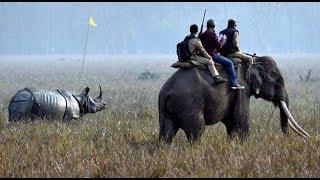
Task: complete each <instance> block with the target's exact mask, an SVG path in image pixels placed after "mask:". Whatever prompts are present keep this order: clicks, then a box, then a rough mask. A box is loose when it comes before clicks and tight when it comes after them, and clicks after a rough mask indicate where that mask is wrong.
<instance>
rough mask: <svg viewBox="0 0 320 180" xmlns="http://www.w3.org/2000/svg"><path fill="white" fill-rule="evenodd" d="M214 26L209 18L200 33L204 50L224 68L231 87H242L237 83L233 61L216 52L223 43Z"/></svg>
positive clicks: (242, 87)
mask: <svg viewBox="0 0 320 180" xmlns="http://www.w3.org/2000/svg"><path fill="white" fill-rule="evenodd" d="M214 28H215V24H214V21H213V20H212V19H209V20H208V21H207V30H206V31H205V32H204V33H203V34H201V37H200V40H201V42H202V44H203V46H204V48H205V50H206V51H207V52H208V54H210V55H211V56H212V59H213V61H214V62H216V63H219V64H221V65H222V66H223V67H225V68H226V70H227V73H228V76H229V79H230V85H231V89H244V86H241V85H239V81H238V79H237V75H236V71H235V68H234V65H233V62H232V61H231V60H229V59H228V58H226V57H224V56H222V55H220V54H219V53H218V52H219V50H220V49H221V47H222V46H223V43H222V42H219V40H218V37H217V34H216V33H215V31H214Z"/></svg>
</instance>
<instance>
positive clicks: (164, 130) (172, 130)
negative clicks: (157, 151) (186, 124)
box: [159, 117, 179, 144]
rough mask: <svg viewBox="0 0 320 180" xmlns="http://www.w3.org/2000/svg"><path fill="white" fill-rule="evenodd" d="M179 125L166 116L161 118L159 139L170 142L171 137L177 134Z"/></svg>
mask: <svg viewBox="0 0 320 180" xmlns="http://www.w3.org/2000/svg"><path fill="white" fill-rule="evenodd" d="M178 130H179V127H178V126H177V125H175V124H174V122H173V121H172V120H171V119H169V118H168V117H164V118H163V119H162V122H161V125H160V130H159V141H160V142H165V143H166V144H171V143H172V139H173V137H174V136H175V135H176V134H177V132H178Z"/></svg>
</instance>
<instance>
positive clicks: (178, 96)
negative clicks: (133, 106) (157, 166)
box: [158, 56, 309, 144]
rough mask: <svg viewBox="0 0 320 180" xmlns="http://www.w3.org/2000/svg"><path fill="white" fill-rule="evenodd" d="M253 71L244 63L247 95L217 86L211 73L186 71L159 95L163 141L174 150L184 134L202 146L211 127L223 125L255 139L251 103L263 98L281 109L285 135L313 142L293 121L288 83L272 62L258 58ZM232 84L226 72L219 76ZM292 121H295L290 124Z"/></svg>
mask: <svg viewBox="0 0 320 180" xmlns="http://www.w3.org/2000/svg"><path fill="white" fill-rule="evenodd" d="M254 59H255V60H254V64H253V65H251V66H249V67H248V68H244V67H247V66H246V65H245V64H243V63H240V64H239V65H238V67H237V74H238V78H239V81H240V84H242V85H244V86H245V89H243V90H232V89H231V88H230V86H229V85H228V83H220V84H214V82H213V78H212V77H211V76H210V74H209V73H208V71H207V70H203V69H201V68H196V67H192V68H180V69H179V70H177V71H176V72H175V73H174V74H173V75H172V76H171V77H170V78H169V79H168V80H167V81H166V82H165V84H164V85H163V87H162V88H161V90H160V93H159V99H158V108H159V126H160V128H159V140H160V141H164V142H166V143H168V144H170V143H171V142H172V139H173V137H174V136H175V134H176V133H177V131H178V130H179V129H180V128H181V129H182V130H183V131H184V132H185V134H186V136H187V139H188V141H189V142H193V141H194V140H197V139H198V138H199V137H200V136H201V134H202V133H203V131H204V129H205V126H206V125H212V124H215V123H218V122H222V123H223V124H224V125H225V127H226V131H227V134H228V135H229V136H230V137H231V138H232V137H233V136H234V135H238V136H239V137H240V138H241V139H244V138H245V137H247V136H248V135H249V124H248V118H249V113H250V97H252V96H254V97H255V98H262V99H264V100H267V101H269V102H272V103H273V104H274V105H275V106H277V107H279V108H280V120H281V128H282V132H283V133H284V134H286V133H287V132H288V124H289V126H290V127H291V128H292V129H293V130H294V131H295V132H296V133H298V134H299V135H301V136H303V137H309V134H308V133H306V132H305V131H304V130H303V129H302V128H301V127H300V126H299V125H298V124H297V122H296V121H295V120H294V119H293V117H292V115H291V113H290V111H289V110H288V107H289V99H288V94H287V91H286V89H285V84H284V80H283V77H282V75H281V73H280V71H279V69H278V67H277V65H276V63H275V61H274V60H273V59H272V58H271V57H269V56H263V57H255V58H254ZM219 72H220V74H221V75H222V76H223V77H226V78H228V76H227V74H226V71H225V70H224V69H220V70H219ZM288 120H289V121H288Z"/></svg>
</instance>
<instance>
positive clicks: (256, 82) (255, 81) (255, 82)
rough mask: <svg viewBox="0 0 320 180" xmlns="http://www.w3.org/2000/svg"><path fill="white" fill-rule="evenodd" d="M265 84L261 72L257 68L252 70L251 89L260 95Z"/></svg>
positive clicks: (250, 77) (250, 76)
mask: <svg viewBox="0 0 320 180" xmlns="http://www.w3.org/2000/svg"><path fill="white" fill-rule="evenodd" d="M262 83H263V78H262V76H261V74H260V72H259V70H258V69H257V68H255V67H252V68H251V69H250V75H249V85H250V88H251V89H252V90H253V91H254V92H255V93H256V94H257V95H258V94H259V93H260V88H261V85H262Z"/></svg>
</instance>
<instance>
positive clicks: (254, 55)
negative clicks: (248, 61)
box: [243, 53, 258, 57]
mask: <svg viewBox="0 0 320 180" xmlns="http://www.w3.org/2000/svg"><path fill="white" fill-rule="evenodd" d="M243 54H246V55H248V56H251V57H258V56H256V55H257V54H256V53H254V54H253V55H252V54H249V53H243Z"/></svg>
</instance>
